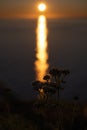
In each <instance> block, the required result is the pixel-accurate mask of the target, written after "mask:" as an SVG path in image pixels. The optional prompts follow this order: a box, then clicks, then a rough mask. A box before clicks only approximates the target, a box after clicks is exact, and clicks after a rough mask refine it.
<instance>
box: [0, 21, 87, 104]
mask: <svg viewBox="0 0 87 130" xmlns="http://www.w3.org/2000/svg"><path fill="white" fill-rule="evenodd" d="M36 27H37V19H35V20H0V80H1V81H5V82H6V83H7V85H8V86H9V87H10V88H11V89H12V91H13V92H14V93H16V94H17V95H18V97H20V98H21V99H23V100H29V99H31V98H34V96H35V93H34V91H33V89H32V85H31V84H32V81H34V80H35V70H34V61H35V53H36V52H35V48H36ZM47 27H48V54H49V60H48V63H49V67H50V68H51V67H64V68H67V69H69V70H70V72H71V73H70V75H69V76H68V77H67V79H66V80H67V83H66V85H65V89H64V90H63V91H62V92H61V98H63V99H66V100H68V99H71V100H72V99H73V97H74V96H79V99H80V101H83V102H84V101H86V100H87V19H47Z"/></svg>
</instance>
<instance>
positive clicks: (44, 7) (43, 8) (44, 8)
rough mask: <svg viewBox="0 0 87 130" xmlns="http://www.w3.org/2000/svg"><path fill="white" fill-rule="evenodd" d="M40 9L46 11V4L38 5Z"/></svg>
mask: <svg viewBox="0 0 87 130" xmlns="http://www.w3.org/2000/svg"><path fill="white" fill-rule="evenodd" d="M38 10H39V11H41V12H43V11H45V10H46V4H44V3H40V4H39V5H38Z"/></svg>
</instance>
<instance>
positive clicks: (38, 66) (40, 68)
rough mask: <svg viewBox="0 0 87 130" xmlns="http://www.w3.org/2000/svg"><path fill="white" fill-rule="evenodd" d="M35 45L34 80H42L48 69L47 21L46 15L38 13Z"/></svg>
mask: <svg viewBox="0 0 87 130" xmlns="http://www.w3.org/2000/svg"><path fill="white" fill-rule="evenodd" d="M36 34H37V47H36V58H37V59H36V61H35V71H36V80H40V81H42V80H43V76H44V75H45V74H46V72H47V69H48V66H49V65H48V63H47V60H48V53H47V44H48V43H47V23H46V17H45V16H44V15H40V16H39V17H38V22H37V31H36Z"/></svg>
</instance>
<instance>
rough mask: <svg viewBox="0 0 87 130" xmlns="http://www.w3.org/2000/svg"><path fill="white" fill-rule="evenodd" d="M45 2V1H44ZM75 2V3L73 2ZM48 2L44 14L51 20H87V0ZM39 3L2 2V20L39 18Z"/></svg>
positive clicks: (0, 2) (0, 5)
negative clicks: (81, 18)
mask: <svg viewBox="0 0 87 130" xmlns="http://www.w3.org/2000/svg"><path fill="white" fill-rule="evenodd" d="M44 1H45V0H44ZM73 1H74V2H73ZM77 1H78V2H76V1H75V0H70V1H69V0H66V3H64V0H62V2H60V1H58V0H53V1H52V0H50V1H49V0H47V1H45V3H46V5H47V10H46V12H44V14H45V15H46V16H47V17H49V18H66V17H70V18H72V17H75V18H79V17H84V18H85V17H86V18H87V2H86V0H77ZM39 2H40V0H39V1H33V2H32V0H29V1H28V0H25V1H23V0H21V2H20V1H19V0H15V1H14V2H12V0H3V1H0V18H37V16H38V15H39V14H41V13H40V12H39V11H38V9H37V5H38V3H39Z"/></svg>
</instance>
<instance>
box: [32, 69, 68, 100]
mask: <svg viewBox="0 0 87 130" xmlns="http://www.w3.org/2000/svg"><path fill="white" fill-rule="evenodd" d="M69 73H70V72H69V70H67V69H57V68H53V69H51V70H50V71H49V74H47V75H45V76H44V77H43V80H44V81H43V82H42V81H34V82H33V83H32V85H33V87H34V90H36V91H38V92H39V95H40V97H41V99H45V100H47V99H48V97H49V96H50V95H53V94H55V93H56V92H57V97H58V100H59V97H60V90H62V89H64V88H63V87H62V85H61V84H63V83H66V82H65V80H64V78H65V77H66V76H67V75H68V74H69Z"/></svg>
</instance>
